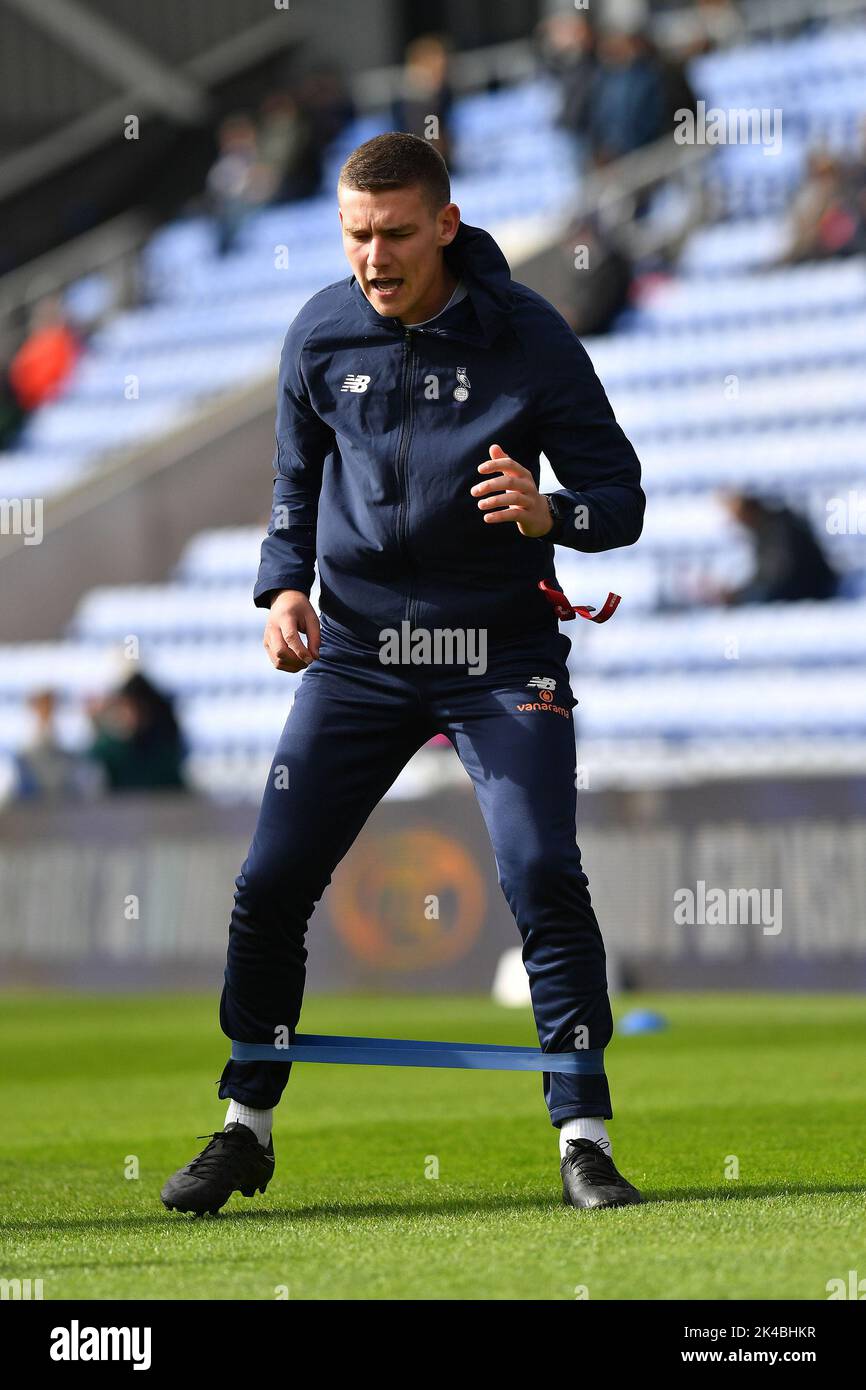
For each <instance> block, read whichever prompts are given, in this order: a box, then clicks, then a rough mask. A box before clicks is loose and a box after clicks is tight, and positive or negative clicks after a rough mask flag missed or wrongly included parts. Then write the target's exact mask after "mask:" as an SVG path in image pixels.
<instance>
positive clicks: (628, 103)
mask: <svg viewBox="0 0 866 1390" xmlns="http://www.w3.org/2000/svg"><path fill="white" fill-rule="evenodd" d="M598 56H599V62H600V66H599V69H598V72H597V73H596V75H595V79H594V81H593V85H592V93H591V98H590V118H589V138H590V144H591V148H592V154H593V159H594V160H595V163H596V164H597V165H604V164H609V163H610V162H611V160H614V159H619V158H621V157H622V155H626V154H630V153H631V152H632V150H637V149H640V148H641V147H642V146H643V145H648V144H650V143H651V142H652V141H653V140H656V139H658V137H659V136H660V135H661V134H663V132H664V129H665V116H666V110H665V104H666V91H665V79H664V75H663V73H662V71H661V69H660V66H659V64H658V62H657V61H656V59H655V58H654V56H653V55H652V54H651V53H650V52H648V49H647V44H646V42H645V40H644V39H643V37H642V36H641V34H640V33H638V32H630V31H627V30H624V29H613V30H606V31H605V32H604V33H603V34H602V36H601V38H600V40H599V45H598Z"/></svg>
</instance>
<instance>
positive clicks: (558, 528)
mask: <svg viewBox="0 0 866 1390" xmlns="http://www.w3.org/2000/svg"><path fill="white" fill-rule="evenodd" d="M544 497H545V500H546V502H547V506H548V509H549V511H550V517H551V520H552V522H553V529H552V530H551V531H548V533H547V535H546V536H542V537H541V539H542V540H543V541H558V540H560V539H561V537H562V533H563V530H564V529H565V523H566V520H567V519H568V516H569V515H570V512H571V504H570V503H569V502H567V501H566V500H565V498H564V497H557V496H556V494H555V493H551V492H546V493H545V494H544Z"/></svg>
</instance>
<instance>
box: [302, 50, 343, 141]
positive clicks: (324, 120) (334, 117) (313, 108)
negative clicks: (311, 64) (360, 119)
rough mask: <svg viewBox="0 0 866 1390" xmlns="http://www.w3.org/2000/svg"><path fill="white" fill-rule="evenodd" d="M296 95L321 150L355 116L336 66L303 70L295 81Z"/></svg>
mask: <svg viewBox="0 0 866 1390" xmlns="http://www.w3.org/2000/svg"><path fill="white" fill-rule="evenodd" d="M297 97H298V103H299V105H300V107H301V109H302V110H303V112H304V113H305V115H306V117H307V120H308V121H309V123H310V127H311V129H312V132H313V139H314V140H315V143H316V146H317V148H318V149H319V150H321V151H324V150H326V149H327V148H328V146H329V145H330V144H331V142H332V140H336V138H337V136H338V135H339V134H340V132H341V131H342V130H345V128H346V126H347V125H348V124H349V122H350V121H353V120H354V119H355V115H356V112H355V103H354V102H353V100H352V97H351V93H350V92H349V89H348V87H347V86H346V84H345V82H344V81H343V78H342V76H341V75H340V73H339V72H338V71H337V69H336V68H332V67H327V66H323V67H317V68H313V69H312V70H311V71H310V72H308V73H306V74H305V76H304V77H302V78H301V80H300V83H299V84H298V87H297Z"/></svg>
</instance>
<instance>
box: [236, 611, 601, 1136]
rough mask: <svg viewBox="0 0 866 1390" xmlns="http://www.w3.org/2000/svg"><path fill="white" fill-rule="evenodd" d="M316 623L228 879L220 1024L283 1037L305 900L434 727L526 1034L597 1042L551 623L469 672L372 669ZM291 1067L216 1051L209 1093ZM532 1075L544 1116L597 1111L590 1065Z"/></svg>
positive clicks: (255, 1100) (563, 685) (596, 949)
mask: <svg viewBox="0 0 866 1390" xmlns="http://www.w3.org/2000/svg"><path fill="white" fill-rule="evenodd" d="M321 627H322V641H321V648H320V655H319V657H318V659H317V660H316V661H314V662H312V664H311V665H310V666H309V667H308V668H307V670H306V671H305V672H304V675H303V678H302V680H301V682H300V686H299V688H298V690H297V693H296V695H295V700H294V704H293V706H292V709H291V712H290V714H289V717H288V719H287V721H286V725H285V728H284V729H283V733H282V735H281V737H280V742H279V745H278V747H277V751H276V754H275V757H274V766H273V768H272V773H271V776H270V778H269V780H268V784H267V787H266V790H265V793H264V797H263V800H262V805H261V810H260V813H259V818H258V823H257V826H256V830H255V834H254V836H253V840H252V844H251V846H250V850H249V854H248V856H247V859H246V860H245V862H244V864H243V867H242V869H241V872H240V875H239V876H238V878H237V880H236V894H235V907H234V911H233V913H232V918H231V926H230V931H229V945H228V960H227V966H226V972H225V985H224V988H223V993H222V999H221V1002H220V1025H221V1027H222V1030H223V1032H224V1033H225V1034H226V1036H227V1037H229V1038H233V1039H236V1040H238V1041H242V1042H273V1041H274V1037H275V1029H277V1028H279V1027H285V1026H288V1028H289V1034H290V1037H292V1038H293V1037H294V1031H295V1028H296V1026H297V1023H298V1019H299V1017H300V1012H301V1002H302V998H303V992H304V981H305V974H306V970H305V964H306V959H307V952H306V949H305V946H304V937H305V934H306V930H307V923H308V921H309V919H310V916H311V915H312V912H313V908H314V906H315V904H316V902H317V901H318V900H319V898H320V897H321V896H322V894H323V892H324V890H325V888H326V887H327V885H328V883H329V882H330V879H331V874H332V872H333V870H334V869H335V868H336V866H337V864H338V863H339V862H340V860H341V859H342V857H343V856H344V855H345V854H346V852H347V850H348V849H349V848H350V846H351V844H352V843H353V841H354V840H355V838H356V836H357V835H358V832H359V831H360V830H361V828H362V826H363V825H364V822H365V821H366V820H367V817H368V816H369V815H370V812H371V811H372V810H373V808H374V807H375V806H376V804H377V803H378V802H379V801H380V800H381V798H382V796H383V795H384V793H385V792H386V791H387V789H388V788H389V787H390V785H391V783H392V782H393V781H394V780H395V778H396V777H397V775H398V773H399V772H400V771H401V769H402V768H403V767H404V766H405V764H406V763H407V762H408V761H409V759H410V758H411V757H412V755H413V754H414V753H415V752H416V750H417V749H418V748H420V747H421V746H422V745H423V744H424V743H426V742H427V740H428V739H430V738H432V736H433V735H434V734H436V733H443V734H445V735H446V736H447V737H448V739H449V740H450V741H451V743H452V744H453V745H454V747H455V749H456V750H457V753H458V755H459V757H460V760H461V762H462V763H463V766H464V767H465V768H466V771H467V772H468V773H469V776H470V777H471V778H472V781H473V784H474V787H475V792H476V795H477V798H478V802H479V805H480V807H481V812H482V815H483V816H484V820H485V823H486V825H487V830H488V833H489V835H490V839H491V842H492V845H493V850H494V853H495V856H496V864H497V869H498V873H499V882H500V884H501V885H502V889H503V892H504V894H505V897H506V899H507V901H508V905H509V907H510V908H511V911H512V913H513V915H514V918H515V920H516V922H517V926H518V929H519V931H520V934H521V937H522V938H523V960H524V963H525V965H526V970H527V973H528V976H529V983H530V989H531V993H532V1006H533V1012H534V1015H535V1023H536V1027H537V1030H538V1039H539V1043H540V1045H541V1048H542V1049H543V1050H544V1051H549V1052H564V1051H567V1050H570V1049H571V1048H573V1047H574V1045H575V1029H577V1028H578V1027H580V1026H581V1025H585V1026H586V1029H587V1035H585V1046H587V1047H589V1048H592V1049H601V1048H604V1047H605V1046H606V1045H607V1043H608V1042H609V1041H610V1037H611V1034H612V1031H613V1024H612V1018H611V1011H610V1003H609V1000H608V994H607V978H606V973H605V954H604V946H603V944H602V939H601V933H600V931H599V927H598V922H597V921H596V917H595V913H594V911H593V908H592V904H591V902H590V896H589V891H588V887H587V878H586V875H585V874H584V872H583V869H582V867H581V861H580V851H579V849H578V847H577V843H576V839H575V834H576V830H575V825H576V790H575V771H576V768H575V763H576V749H575V739H574V725H573V721H572V709H573V706H574V704H575V703H576V702H575V700H574V697H573V695H572V693H571V688H570V684H569V677H568V671H567V668H566V657H567V655H568V652H569V651H570V648H571V643H570V641H569V639H568V638H567V637H566V636H565V635H564V634H561V633H560V632H559V631H558V629H556V628H544V629H541V630H538V631H534V632H532V633H530V634H528V635H527V634H521V635H520V636H519V637H510V638H507V639H496V640H494V639H493V638H491V639H490V640H489V641H488V644H487V653H486V670H485V671H484V672H483V673H480V672H478V673H475V674H469V670H470V669H471V668H470V667H467V666H466V665H463V666H459V665H447V664H442V665H426V666H424V665H412V664H404V665H383V664H382V662H381V660H380V647H379V646H378V645H375V646H374V645H370V644H367V643H364V642H361V641H360V640H359V639H358V638H357V637H355V636H354V634H352V633H351V632H350V631H349V630H348V629H346V628H345V627H343V626H342V625H340V624H337V623H336V622H334V621H333V620H332V619H329V618H328V617H327V615H325V614H323V615H322V620H321ZM471 656H472V654H471V653H470V658H471ZM474 664H475V665H480V663H479V662H477V661H476V662H475V663H474ZM539 678H540V683H539ZM551 682H553V683H555V684H551ZM518 706H524V708H523V709H519V708H518ZM281 768H285V769H287V771H288V775H287V776H286V775H285V774H283V775H279V769H281ZM461 1041H463V1040H462V1039H461ZM290 1070H291V1063H289V1062H234V1061H229V1062H228V1063H227V1065H226V1067H225V1069H224V1071H223V1074H222V1077H221V1079H220V1089H219V1095H220V1097H221V1098H223V1099H227V1098H229V1097H231V1098H233V1099H235V1100H237V1101H239V1102H241V1103H242V1104H245V1105H250V1106H254V1107H256V1108H262V1109H267V1108H270V1107H271V1106H273V1105H275V1104H276V1103H277V1101H278V1100H279V1098H280V1096H281V1094H282V1092H283V1088H284V1087H285V1085H286V1082H287V1080H288V1076H289V1072H290ZM543 1082H544V1098H545V1101H546V1103H547V1106H548V1108H549V1111H550V1118H551V1121H552V1123H553V1124H554V1125H559V1124H561V1123H562V1121H563V1120H566V1119H569V1118H572V1117H577V1116H587V1115H599V1116H603V1117H605V1118H608V1119H609V1118H611V1117H612V1114H613V1112H612V1110H611V1104H610V1092H609V1089H608V1083H607V1078H606V1076H605V1075H604V1074H597V1075H572V1074H565V1073H549V1072H545V1073H543Z"/></svg>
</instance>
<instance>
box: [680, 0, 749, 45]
mask: <svg viewBox="0 0 866 1390" xmlns="http://www.w3.org/2000/svg"><path fill="white" fill-rule="evenodd" d="M665 31H666V37H667V38H668V40H669V41H670V43H671V44H672V45H673V46H674V47H676V49H677V51H678V52H680V53H683V54H686V55H688V56H689V57H691V56H692V55H693V54H698V53H709V52H710V51H711V50H712V49H714V48H728V47H730V46H731V45H733V44H735V43H737V42H738V41H739V40H741V39H744V38H746V36H747V30H746V22H745V20H744V19H743V16H742V14H741V13H740V11H739V9H738V8H737V6H736V5H735V4H734V0H697V3H696V4H694V5H693V6H692V7H691V8H690V9H688V8H686V7H685V6H677V8H676V12H675V14H673V15H671V16H670V20H669V22H668V23H667V24H666V25H665Z"/></svg>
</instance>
